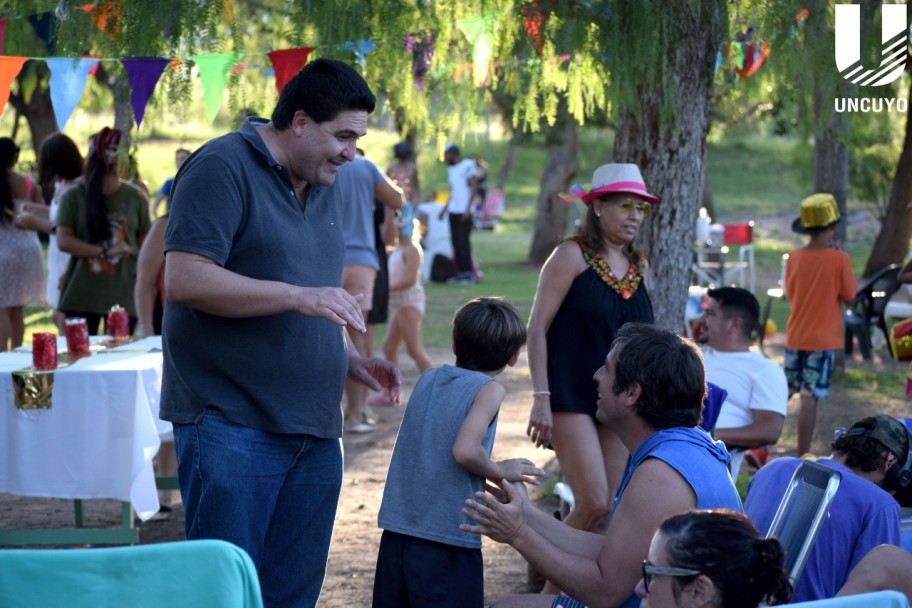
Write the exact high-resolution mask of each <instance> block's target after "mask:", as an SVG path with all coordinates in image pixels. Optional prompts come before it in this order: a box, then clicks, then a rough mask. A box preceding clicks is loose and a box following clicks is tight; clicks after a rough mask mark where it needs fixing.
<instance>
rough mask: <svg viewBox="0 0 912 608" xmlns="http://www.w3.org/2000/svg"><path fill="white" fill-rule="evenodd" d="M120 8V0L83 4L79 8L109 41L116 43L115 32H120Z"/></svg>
mask: <svg viewBox="0 0 912 608" xmlns="http://www.w3.org/2000/svg"><path fill="white" fill-rule="evenodd" d="M120 8H121V6H120V0H111V1H110V2H101V3H99V4H83V5H82V6H80V7H79V10H81V11H82V12H84V13H86V14H87V15H89V16H90V17H91V18H92V21H93V22H94V23H95V27H97V28H98V30H99V31H100V32H101V33H103V34H104V35H105V36H107V37H108V39H109V40H110V41H111V42H113V43H116V42H117V34H119V33H120V24H121V16H120V15H121V10H120ZM109 24H110V25H109Z"/></svg>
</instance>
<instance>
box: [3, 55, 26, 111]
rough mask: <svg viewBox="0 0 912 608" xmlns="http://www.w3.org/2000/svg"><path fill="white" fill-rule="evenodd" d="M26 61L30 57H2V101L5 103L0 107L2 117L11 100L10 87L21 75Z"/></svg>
mask: <svg viewBox="0 0 912 608" xmlns="http://www.w3.org/2000/svg"><path fill="white" fill-rule="evenodd" d="M26 61H28V57H0V101H2V103H3V105H2V106H0V116H2V115H3V111H4V110H5V109H6V102H7V101H8V100H9V96H10V85H12V84H13V80H14V79H15V78H16V76H18V75H19V72H20V71H21V70H22V66H23V65H24V64H25V62H26Z"/></svg>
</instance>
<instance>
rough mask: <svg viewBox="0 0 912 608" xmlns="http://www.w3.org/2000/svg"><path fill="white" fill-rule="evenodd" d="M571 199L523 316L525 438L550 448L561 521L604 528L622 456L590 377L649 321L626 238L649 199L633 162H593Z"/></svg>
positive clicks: (638, 256)
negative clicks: (561, 498) (527, 391)
mask: <svg viewBox="0 0 912 608" xmlns="http://www.w3.org/2000/svg"><path fill="white" fill-rule="evenodd" d="M579 198H581V199H582V201H583V203H584V204H585V205H586V215H585V219H584V220H583V222H582V224H581V225H580V226H579V228H578V229H577V232H576V234H575V235H574V236H573V238H569V239H566V240H564V241H562V242H561V243H560V244H559V245H558V246H557V247H556V248H555V249H554V251H553V252H552V254H551V256H550V257H549V258H548V260H547V261H546V262H545V265H544V266H543V267H542V270H541V275H540V276H539V281H538V289H537V290H536V293H535V301H534V303H533V305H532V313H531V315H530V317H529V342H528V352H529V369H530V371H531V374H532V386H533V392H532V412H531V414H530V416H529V426H528V429H527V434H528V435H529V437H530V438H531V440H532V442H533V443H534V444H535V445H536V446H539V447H548V446H551V447H553V448H554V451H555V453H556V455H557V458H558V461H559V462H560V466H561V470H562V472H563V475H564V482H566V483H568V484H569V485H570V487H571V488H572V489H573V493H574V497H575V507H574V510H573V511H572V512H571V513H570V515H569V516H568V518H567V523H568V524H569V525H571V526H573V527H575V528H578V529H582V530H591V531H604V529H605V528H606V527H607V523H608V516H609V515H610V513H611V503H612V498H613V496H614V493H615V491H616V490H617V486H618V484H619V483H620V480H621V477H622V475H623V472H624V465H625V463H626V462H627V456H628V454H627V450H626V448H625V447H624V446H623V444H621V442H620V440H619V439H618V438H617V436H616V435H615V434H614V433H613V432H612V430H611V429H609V428H606V427H605V426H603V425H602V424H601V423H599V422H598V421H596V419H595V412H596V409H597V406H596V402H597V400H598V391H597V387H596V384H595V382H593V380H592V376H593V374H594V373H595V371H596V370H597V369H598V368H599V367H600V366H602V365H603V364H604V363H605V357H606V356H607V354H608V351H609V350H610V347H611V342H612V341H613V340H614V335H615V332H616V331H617V330H618V329H619V328H620V327H621V326H622V325H624V324H625V323H628V322H631V321H637V322H646V323H652V322H653V312H652V303H651V302H650V300H649V294H648V292H647V290H646V277H647V265H646V259H645V258H644V257H643V255H642V253H641V252H640V251H639V250H638V249H637V248H636V247H634V245H633V241H634V239H635V237H636V235H637V231H638V230H639V227H640V224H641V223H642V222H643V219H644V218H645V217H646V216H647V215H649V213H650V211H652V208H653V206H654V205H657V204H658V202H659V199H658V198H657V197H655V196H654V195H652V194H650V193H649V191H648V190H647V189H646V185H645V184H644V183H643V177H642V175H641V174H640V170H639V168H638V167H637V166H636V165H633V164H608V165H602V166H601V167H599V168H598V169H596V170H595V173H594V174H593V176H592V188H591V189H590V190H589V192H586V193H584V194H582V195H580V196H579ZM549 591H551V592H552V593H553V592H554V590H553V589H550V590H549Z"/></svg>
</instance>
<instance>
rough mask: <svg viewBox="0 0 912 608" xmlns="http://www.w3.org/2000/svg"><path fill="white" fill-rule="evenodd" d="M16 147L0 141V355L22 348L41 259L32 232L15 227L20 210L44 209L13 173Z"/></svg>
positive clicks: (23, 178)
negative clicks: (26, 308)
mask: <svg viewBox="0 0 912 608" xmlns="http://www.w3.org/2000/svg"><path fill="white" fill-rule="evenodd" d="M17 162H19V146H18V145H17V144H16V142H14V141H13V140H12V139H10V138H9V137H0V286H2V287H0V351H5V350H7V349H8V348H9V349H13V348H17V347H19V346H22V340H23V337H24V335H25V319H24V317H23V314H22V311H23V308H24V307H25V306H26V305H27V304H41V302H42V291H43V288H44V259H43V256H42V252H41V243H40V242H39V241H38V235H37V233H36V232H35V231H34V229H28V228H26V227H25V226H24V225H23V226H21V227H20V226H19V225H17V222H16V216H17V214H18V213H20V212H21V211H22V209H23V207H26V206H29V205H32V206H34V207H42V208H43V207H44V202H43V201H42V200H41V189H40V188H39V187H38V186H37V185H36V184H34V183H33V182H32V179H31V176H28V175H22V174H20V173H17V172H16V171H15V169H14V168H15V166H16V163H17Z"/></svg>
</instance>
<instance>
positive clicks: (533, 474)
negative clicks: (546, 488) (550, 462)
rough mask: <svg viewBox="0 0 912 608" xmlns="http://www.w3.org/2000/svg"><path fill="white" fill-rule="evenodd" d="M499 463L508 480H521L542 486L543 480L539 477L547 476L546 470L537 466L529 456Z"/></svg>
mask: <svg viewBox="0 0 912 608" xmlns="http://www.w3.org/2000/svg"><path fill="white" fill-rule="evenodd" d="M497 464H498V465H500V470H501V472H502V473H503V478H504V479H505V480H506V481H521V482H524V483H531V484H532V485H534V486H540V485H541V480H540V479H537V478H538V477H544V476H545V471H544V470H543V469H540V468H538V467H537V466H535V463H534V462H532V461H531V460H529V459H527V458H510V459H507V460H501V461H500V462H498V463H497Z"/></svg>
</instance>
